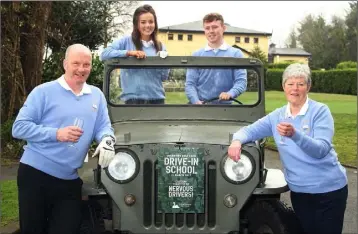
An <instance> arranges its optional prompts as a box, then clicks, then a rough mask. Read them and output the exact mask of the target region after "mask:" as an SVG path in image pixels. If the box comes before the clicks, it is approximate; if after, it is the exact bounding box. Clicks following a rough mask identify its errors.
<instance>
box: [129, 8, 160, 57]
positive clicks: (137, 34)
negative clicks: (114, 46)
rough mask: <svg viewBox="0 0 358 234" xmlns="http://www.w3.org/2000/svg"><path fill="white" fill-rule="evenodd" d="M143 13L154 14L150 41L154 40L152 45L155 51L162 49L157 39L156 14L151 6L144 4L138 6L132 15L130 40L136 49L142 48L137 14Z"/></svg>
mask: <svg viewBox="0 0 358 234" xmlns="http://www.w3.org/2000/svg"><path fill="white" fill-rule="evenodd" d="M145 13H151V14H152V15H153V16H154V23H155V29H154V31H153V33H152V34H151V35H150V37H151V39H152V41H153V42H154V47H155V49H156V51H157V52H158V51H161V50H162V44H161V43H160V42H159V41H158V39H157V32H158V22H157V16H156V14H155V11H154V9H153V8H152V6H150V5H148V4H145V5H143V6H140V7H138V8H137V9H136V10H135V12H134V15H133V31H132V40H133V43H134V45H135V47H136V49H137V50H143V44H142V41H141V39H140V32H139V29H138V21H139V16H140V15H142V14H145Z"/></svg>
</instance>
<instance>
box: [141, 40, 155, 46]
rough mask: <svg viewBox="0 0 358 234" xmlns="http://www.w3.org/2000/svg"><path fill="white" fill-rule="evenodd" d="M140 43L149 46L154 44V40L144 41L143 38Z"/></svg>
mask: <svg viewBox="0 0 358 234" xmlns="http://www.w3.org/2000/svg"><path fill="white" fill-rule="evenodd" d="M142 44H143V46H144V47H147V48H148V47H151V46H153V45H154V42H153V41H152V40H150V41H144V40H142Z"/></svg>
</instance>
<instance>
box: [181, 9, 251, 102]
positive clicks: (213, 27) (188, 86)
mask: <svg viewBox="0 0 358 234" xmlns="http://www.w3.org/2000/svg"><path fill="white" fill-rule="evenodd" d="M203 26H204V32H205V36H206V38H207V40H208V43H207V45H206V47H205V48H202V49H200V50H198V51H196V52H194V53H193V56H205V57H236V58H242V57H243V53H242V52H241V50H239V49H237V48H234V47H232V46H230V45H228V44H226V43H225V42H224V32H225V30H226V26H225V24H224V19H223V17H222V15H220V14H217V13H210V14H207V15H206V16H205V17H204V19H203ZM246 86H247V77H246V70H243V69H188V71H187V74H186V83H185V93H186V95H187V97H188V99H189V102H190V103H191V104H202V103H203V101H207V100H210V99H213V98H216V97H219V99H220V101H218V102H217V103H231V102H228V101H225V100H229V99H230V98H236V97H237V96H239V95H240V94H242V93H243V92H245V91H246Z"/></svg>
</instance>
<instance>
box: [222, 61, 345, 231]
mask: <svg viewBox="0 0 358 234" xmlns="http://www.w3.org/2000/svg"><path fill="white" fill-rule="evenodd" d="M282 87H283V90H284V92H285V95H286V99H287V101H288V103H287V105H285V106H283V107H281V108H278V109H276V110H274V111H273V112H271V113H270V114H268V115H266V116H265V117H263V118H262V119H260V120H258V121H256V122H255V123H253V124H251V125H249V126H247V127H245V128H242V129H240V130H239V131H238V132H236V133H235V134H234V136H233V141H232V143H231V145H230V147H229V149H228V154H229V156H230V157H231V158H232V159H233V160H235V161H236V160H239V159H240V153H241V147H242V144H245V143H247V142H251V141H255V140H258V139H261V138H264V137H269V136H273V137H274V139H275V142H276V144H277V148H278V151H279V153H280V159H281V161H282V164H283V168H284V175H285V179H286V181H287V184H288V186H289V188H290V190H291V202H292V206H293V209H294V210H295V212H296V214H297V216H298V219H299V220H300V222H301V225H302V227H303V229H304V231H305V233H309V234H318V233H322V234H323V233H332V234H333V233H334V234H337V233H342V227H343V219H344V211H345V209H346V202H347V196H348V187H347V175H346V170H345V168H344V167H343V166H342V165H341V164H340V163H339V161H338V159H337V153H336V151H335V150H334V148H333V145H332V138H333V134H334V123H333V117H332V114H331V112H330V110H329V108H328V107H327V106H326V105H325V104H323V103H319V102H316V101H314V100H312V99H309V98H308V96H307V93H308V91H309V89H310V87H311V72H310V69H309V67H308V66H307V65H304V64H297V63H296V64H291V65H290V66H288V67H287V68H286V70H285V71H284V73H283V79H282Z"/></svg>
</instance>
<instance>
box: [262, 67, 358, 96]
mask: <svg viewBox="0 0 358 234" xmlns="http://www.w3.org/2000/svg"><path fill="white" fill-rule="evenodd" d="M283 71H284V70H283V69H269V70H268V71H267V73H266V79H265V89H266V90H278V91H282V86H281V82H282V74H283ZM356 77H357V69H345V70H329V71H316V70H314V71H312V88H311V92H318V93H337V94H349V95H357V78H356Z"/></svg>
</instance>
